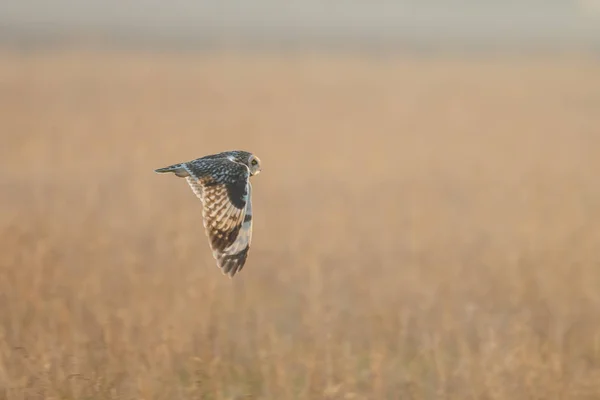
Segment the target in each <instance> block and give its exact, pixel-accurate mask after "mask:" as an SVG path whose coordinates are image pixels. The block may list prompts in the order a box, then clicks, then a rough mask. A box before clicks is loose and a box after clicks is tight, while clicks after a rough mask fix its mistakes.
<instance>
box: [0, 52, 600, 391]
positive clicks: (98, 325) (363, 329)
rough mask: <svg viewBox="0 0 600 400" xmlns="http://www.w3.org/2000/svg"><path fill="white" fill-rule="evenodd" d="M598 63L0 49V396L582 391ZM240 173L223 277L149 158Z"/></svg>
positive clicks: (189, 210)
mask: <svg viewBox="0 0 600 400" xmlns="http://www.w3.org/2000/svg"><path fill="white" fill-rule="evenodd" d="M599 110H600V64H598V63H594V62H593V61H589V60H587V61H586V60H565V59H544V60H507V59H504V60H499V59H497V60H487V61H486V60H466V59H464V60H460V59H455V60H452V59H445V60H433V59H431V60H420V61H419V60H411V59H403V58H397V59H387V60H384V59H380V60H376V59H372V60H366V59H360V58H351V57H347V58H343V57H341V56H340V57H338V58H335V59H334V58H329V59H328V58H325V57H316V56H314V57H311V56H309V55H303V56H300V55H296V56H288V57H287V58H286V57H267V56H264V57H262V56H254V57H251V56H233V55H213V56H192V55H177V56H171V57H167V55H148V54H137V55H134V54H100V53H77V52H73V53H61V54H59V53H46V54H43V53H34V54H20V55H19V54H12V53H3V54H2V55H0V132H1V134H2V145H1V146H0V166H1V169H0V185H1V194H0V228H1V231H0V234H1V235H2V236H1V240H2V245H1V247H0V268H1V270H0V338H1V340H0V387H1V388H2V391H1V392H0V399H10V400H12V399H93V400H95V399H109V398H110V399H115V398H120V399H165V400H167V399H168V400H173V399H246V398H251V399H276V400H280V399H461V400H463V399H511V400H515V399H517V400H518V399H597V398H599V397H600V383H599V382H600V264H599V263H600V255H599V253H598V249H599V243H600V224H599V223H598V221H599V220H600V209H599V206H600V191H599V189H598V188H599V185H598V170H600V159H597V158H596V157H597V156H598V154H599V152H598V149H599V146H600V111H599ZM231 148H243V149H248V150H251V151H253V152H255V153H256V154H258V155H259V157H261V159H262V160H263V168H264V169H263V174H262V175H260V176H259V177H257V178H256V179H255V180H254V207H255V223H254V239H253V248H252V251H251V255H250V258H249V262H248V264H247V265H246V267H245V269H244V270H243V271H242V273H241V274H240V275H238V276H236V278H235V279H234V280H229V279H228V278H226V277H225V276H223V275H221V274H220V272H219V271H218V270H217V268H216V267H215V265H214V262H213V260H212V257H211V255H210V252H209V249H208V242H207V239H206V238H205V236H204V232H203V230H202V226H201V214H200V207H199V203H198V202H197V200H196V198H195V197H194V196H193V194H192V193H191V191H190V190H189V188H188V187H187V185H186V184H185V182H184V181H183V180H179V179H177V178H175V177H174V176H159V175H156V174H154V173H153V169H154V168H157V167H161V166H164V165H167V164H170V163H173V162H178V161H182V160H187V159H192V158H195V157H198V156H201V155H204V154H207V153H211V152H217V151H221V150H223V149H231Z"/></svg>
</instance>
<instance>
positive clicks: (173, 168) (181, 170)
mask: <svg viewBox="0 0 600 400" xmlns="http://www.w3.org/2000/svg"><path fill="white" fill-rule="evenodd" d="M154 172H156V173H159V174H164V173H167V172H173V173H174V174H175V175H177V176H178V177H180V178H185V177H186V176H190V173H189V172H188V171H187V169H186V168H185V166H184V165H183V164H175V165H170V166H168V167H164V168H159V169H155V170H154Z"/></svg>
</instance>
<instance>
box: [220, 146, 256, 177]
mask: <svg viewBox="0 0 600 400" xmlns="http://www.w3.org/2000/svg"><path fill="white" fill-rule="evenodd" d="M226 154H227V157H229V159H230V160H231V161H235V162H238V163H240V164H244V165H245V166H247V167H248V169H249V170H250V176H254V175H258V174H259V173H260V171H261V167H260V159H259V158H258V157H256V156H255V155H254V154H252V153H249V152H247V151H241V150H236V151H229V152H226Z"/></svg>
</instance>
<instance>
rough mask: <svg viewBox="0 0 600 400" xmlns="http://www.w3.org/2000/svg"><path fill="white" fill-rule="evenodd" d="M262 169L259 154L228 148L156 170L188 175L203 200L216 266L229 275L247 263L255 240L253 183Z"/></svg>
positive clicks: (187, 178) (204, 217)
mask: <svg viewBox="0 0 600 400" xmlns="http://www.w3.org/2000/svg"><path fill="white" fill-rule="evenodd" d="M260 171H261V167H260V160H259V158H258V157H256V156H255V155H253V154H252V153H249V152H247V151H239V150H235V151H226V152H223V153H219V154H214V155H209V156H205V157H201V158H198V159H196V160H193V161H188V162H184V163H181V164H175V165H171V166H168V167H165V168H159V169H156V170H155V172H157V173H165V172H173V173H174V174H175V175H177V176H178V177H180V178H185V179H186V181H187V183H188V184H189V185H190V187H191V188H192V191H193V192H194V193H195V194H196V196H197V197H198V198H199V199H200V201H201V202H202V217H203V220H204V229H205V231H206V235H207V236H208V239H209V243H210V248H211V250H212V252H213V257H214V258H215V260H217V266H218V267H219V268H221V271H222V272H223V273H224V274H227V275H229V277H230V278H233V276H234V275H235V274H236V273H237V272H239V271H240V270H241V269H242V268H243V267H244V264H245V262H246V258H247V257H248V250H249V249H250V242H251V240H252V185H251V184H250V177H251V176H254V175H257V174H259V173H260Z"/></svg>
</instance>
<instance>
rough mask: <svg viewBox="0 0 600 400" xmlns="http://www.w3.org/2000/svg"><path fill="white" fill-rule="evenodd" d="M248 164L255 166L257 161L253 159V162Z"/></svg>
mask: <svg viewBox="0 0 600 400" xmlns="http://www.w3.org/2000/svg"><path fill="white" fill-rule="evenodd" d="M250 164H252V165H256V164H258V161H256V159H254V160H252V162H251V163H250Z"/></svg>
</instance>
